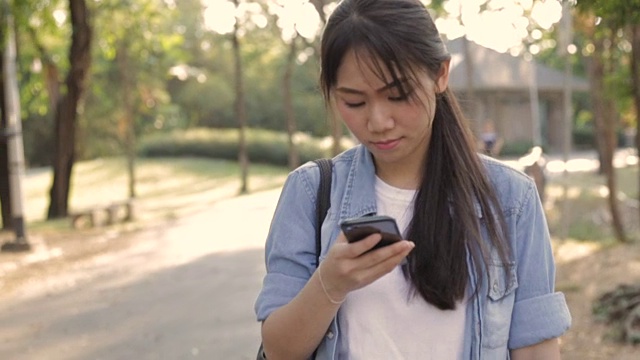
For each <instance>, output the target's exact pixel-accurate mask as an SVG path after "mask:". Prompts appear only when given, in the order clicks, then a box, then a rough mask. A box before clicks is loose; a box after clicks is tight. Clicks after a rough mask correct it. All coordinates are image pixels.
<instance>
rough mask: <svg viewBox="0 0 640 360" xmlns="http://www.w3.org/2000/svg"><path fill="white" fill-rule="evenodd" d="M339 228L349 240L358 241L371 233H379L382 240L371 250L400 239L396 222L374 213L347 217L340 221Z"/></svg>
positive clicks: (388, 217)
mask: <svg viewBox="0 0 640 360" xmlns="http://www.w3.org/2000/svg"><path fill="white" fill-rule="evenodd" d="M340 228H341V229H342V232H343V233H344V235H345V236H346V237H347V240H348V241H349V242H355V241H360V240H362V239H364V238H365V237H367V236H369V235H371V234H375V233H379V234H381V235H382V240H380V242H378V243H377V244H376V246H374V247H373V248H372V249H371V250H375V249H378V248H381V247H383V246H387V245H391V244H393V243H394V242H396V241H400V240H402V235H401V234H400V230H399V229H398V224H397V223H396V220H395V219H394V218H392V217H390V216H384V215H374V216H363V217H359V218H355V219H349V220H345V221H344V222H342V223H341V224H340Z"/></svg>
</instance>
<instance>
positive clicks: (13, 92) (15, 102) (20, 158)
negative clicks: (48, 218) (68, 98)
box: [0, 1, 31, 251]
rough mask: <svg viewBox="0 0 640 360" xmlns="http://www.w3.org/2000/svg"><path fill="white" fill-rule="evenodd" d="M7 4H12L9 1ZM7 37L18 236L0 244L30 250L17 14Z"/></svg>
mask: <svg viewBox="0 0 640 360" xmlns="http://www.w3.org/2000/svg"><path fill="white" fill-rule="evenodd" d="M3 7H6V8H9V5H8V4H7V3H6V1H5V3H4V4H3ZM6 25H7V29H6V36H7V37H6V39H5V41H6V42H5V49H4V67H3V69H2V72H3V76H4V93H5V97H6V102H5V104H6V109H4V111H5V112H6V114H7V128H6V132H7V133H6V136H7V144H8V146H7V147H8V155H9V184H10V185H9V186H10V190H11V215H12V217H13V228H14V231H15V234H16V238H15V240H14V241H12V242H7V243H5V244H3V245H2V247H1V248H0V249H1V250H2V251H28V250H30V249H31V246H30V244H29V242H28V241H27V232H26V229H25V226H24V210H23V203H24V197H23V193H22V179H23V177H24V147H23V144H22V123H21V120H20V98H19V93H18V81H17V78H16V42H15V32H14V25H13V16H12V15H11V13H9V12H7V15H6Z"/></svg>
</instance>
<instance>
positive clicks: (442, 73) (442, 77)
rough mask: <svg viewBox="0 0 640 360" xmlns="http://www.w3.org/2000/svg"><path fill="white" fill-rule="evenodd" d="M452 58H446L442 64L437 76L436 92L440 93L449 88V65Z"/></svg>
mask: <svg viewBox="0 0 640 360" xmlns="http://www.w3.org/2000/svg"><path fill="white" fill-rule="evenodd" d="M450 64H451V60H445V61H443V62H442V64H440V70H439V71H438V75H437V77H436V93H438V94H440V93H443V92H445V90H447V86H449V65H450Z"/></svg>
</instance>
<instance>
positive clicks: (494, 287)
mask: <svg viewBox="0 0 640 360" xmlns="http://www.w3.org/2000/svg"><path fill="white" fill-rule="evenodd" d="M493 291H498V282H497V281H495V282H494V283H493Z"/></svg>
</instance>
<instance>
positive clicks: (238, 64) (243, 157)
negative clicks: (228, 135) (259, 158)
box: [231, 0, 249, 194]
mask: <svg viewBox="0 0 640 360" xmlns="http://www.w3.org/2000/svg"><path fill="white" fill-rule="evenodd" d="M233 2H234V4H235V6H236V8H237V7H238V2H239V1H238V0H234V1H233ZM239 30H240V25H239V21H238V20H236V24H235V26H234V31H233V35H232V38H231V40H232V43H233V57H234V62H235V83H236V84H235V85H236V99H235V106H234V108H235V115H236V119H237V121H238V131H239V134H238V135H239V140H238V163H239V164H240V182H241V183H240V193H241V194H244V193H246V192H247V191H248V189H249V184H248V182H249V154H248V150H247V140H246V127H247V113H246V108H245V99H244V97H245V94H244V82H243V74H242V54H241V53H240V39H239V36H238V33H239Z"/></svg>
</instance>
